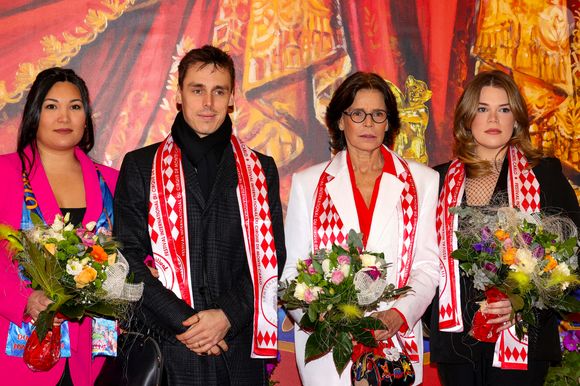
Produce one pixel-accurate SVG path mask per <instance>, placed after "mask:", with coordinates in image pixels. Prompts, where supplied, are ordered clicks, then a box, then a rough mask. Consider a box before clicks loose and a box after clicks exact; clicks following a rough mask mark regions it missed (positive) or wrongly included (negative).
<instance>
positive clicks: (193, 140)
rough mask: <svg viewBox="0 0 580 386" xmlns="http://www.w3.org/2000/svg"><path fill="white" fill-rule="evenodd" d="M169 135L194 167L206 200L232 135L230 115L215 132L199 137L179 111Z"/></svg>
mask: <svg viewBox="0 0 580 386" xmlns="http://www.w3.org/2000/svg"><path fill="white" fill-rule="evenodd" d="M171 136H172V137H173V139H174V140H175V143H176V144H177V146H179V148H180V149H181V151H182V154H183V155H185V157H183V159H187V160H188V161H189V162H190V163H191V164H192V165H193V167H194V168H195V169H196V173H197V178H198V181H199V186H200V188H201V191H202V193H203V196H204V197H205V199H206V200H207V199H208V197H209V194H210V193H211V189H212V188H213V183H214V181H215V177H216V175H217V170H218V166H219V164H220V162H221V159H222V156H223V154H224V150H225V149H226V147H227V146H228V144H229V143H230V138H231V136H232V121H231V119H230V116H229V115H226V119H225V120H224V122H223V123H222V124H221V125H220V127H218V129H217V130H216V131H215V132H213V133H211V134H209V135H207V136H205V137H203V138H200V136H199V135H197V133H196V132H195V131H194V130H193V129H192V128H191V126H189V125H188V124H187V122H186V121H185V119H184V118H183V113H182V112H179V113H178V114H177V116H176V117H175V121H174V122H173V126H172V127H171ZM183 159H182V162H183Z"/></svg>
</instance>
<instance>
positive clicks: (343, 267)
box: [340, 264, 350, 277]
mask: <svg viewBox="0 0 580 386" xmlns="http://www.w3.org/2000/svg"><path fill="white" fill-rule="evenodd" d="M340 270H341V271H342V273H343V274H344V277H348V275H349V274H350V264H342V265H341V266H340Z"/></svg>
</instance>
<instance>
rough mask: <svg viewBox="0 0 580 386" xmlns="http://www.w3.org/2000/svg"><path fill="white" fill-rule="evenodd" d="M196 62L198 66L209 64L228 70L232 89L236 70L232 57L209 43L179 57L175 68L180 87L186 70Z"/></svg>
mask: <svg viewBox="0 0 580 386" xmlns="http://www.w3.org/2000/svg"><path fill="white" fill-rule="evenodd" d="M198 63H200V64H201V66H200V68H204V67H205V66H208V65H210V64H211V65H213V66H214V67H217V68H219V69H223V70H226V71H228V72H229V73H230V78H231V79H232V84H231V86H232V91H233V90H234V84H235V81H236V71H235V69H234V61H233V59H232V57H231V56H230V55H228V54H227V53H226V52H224V51H222V50H220V49H219V48H217V47H214V46H210V45H205V46H203V47H201V48H194V49H193V50H191V51H189V52H188V53H187V54H185V56H184V57H183V58H182V59H181V61H180V62H179V67H178V68H177V71H178V82H179V87H180V88H181V87H183V80H184V79H185V74H186V73H187V70H189V68H190V67H191V66H194V65H196V64H198Z"/></svg>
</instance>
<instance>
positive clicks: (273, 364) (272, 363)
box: [266, 351, 281, 377]
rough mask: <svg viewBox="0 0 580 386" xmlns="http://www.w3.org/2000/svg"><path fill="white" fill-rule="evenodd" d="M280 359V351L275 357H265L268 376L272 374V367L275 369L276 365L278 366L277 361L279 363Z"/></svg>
mask: <svg viewBox="0 0 580 386" xmlns="http://www.w3.org/2000/svg"><path fill="white" fill-rule="evenodd" d="M280 360H281V357H280V351H278V355H276V358H268V359H266V373H267V374H268V377H270V376H271V375H272V373H273V372H274V369H276V366H278V363H280Z"/></svg>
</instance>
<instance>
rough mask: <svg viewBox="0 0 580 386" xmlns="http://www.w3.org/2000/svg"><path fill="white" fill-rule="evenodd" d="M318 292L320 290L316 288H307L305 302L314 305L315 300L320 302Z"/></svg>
mask: <svg viewBox="0 0 580 386" xmlns="http://www.w3.org/2000/svg"><path fill="white" fill-rule="evenodd" d="M318 292H319V290H318V289H317V288H316V287H315V288H307V289H306V291H304V301H305V302H306V303H308V304H310V303H312V302H313V301H315V300H318Z"/></svg>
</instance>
